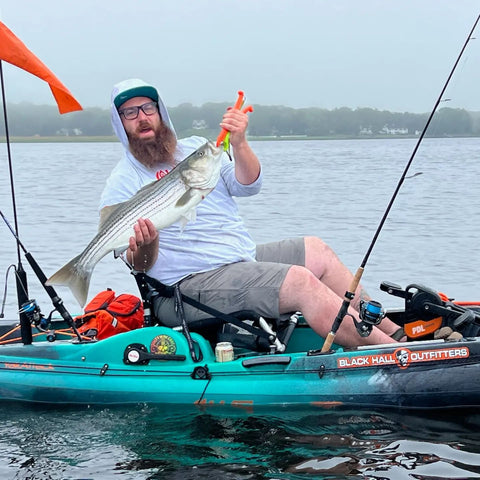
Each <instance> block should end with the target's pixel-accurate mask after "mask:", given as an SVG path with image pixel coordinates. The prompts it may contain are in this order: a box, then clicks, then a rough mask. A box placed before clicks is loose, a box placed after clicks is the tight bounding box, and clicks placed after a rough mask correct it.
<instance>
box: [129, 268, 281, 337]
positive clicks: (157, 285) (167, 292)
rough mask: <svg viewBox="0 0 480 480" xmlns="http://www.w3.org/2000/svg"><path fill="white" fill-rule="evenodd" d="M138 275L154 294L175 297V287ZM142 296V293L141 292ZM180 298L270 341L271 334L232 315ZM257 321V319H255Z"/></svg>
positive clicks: (182, 296) (190, 299)
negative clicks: (152, 289) (151, 288)
mask: <svg viewBox="0 0 480 480" xmlns="http://www.w3.org/2000/svg"><path fill="white" fill-rule="evenodd" d="M137 275H139V276H140V277H141V278H138V279H137V283H139V284H140V282H139V280H140V281H143V282H144V283H145V284H147V285H151V286H152V287H153V288H154V289H155V290H156V292H158V294H159V295H160V296H162V297H166V298H170V297H173V296H174V295H175V288H176V286H175V285H172V286H170V285H165V284H164V283H162V282H160V281H158V280H157V279H155V278H152V277H150V276H148V275H146V274H145V273H136V274H135V276H137ZM177 285H178V284H177ZM142 295H143V292H142ZM180 298H181V299H182V301H183V302H185V303H187V304H188V305H191V306H192V307H194V308H197V309H198V310H202V311H203V312H205V313H208V314H209V315H211V316H212V317H216V318H219V319H221V320H222V321H224V322H225V323H232V324H233V325H235V326H237V327H238V328H242V329H244V330H246V331H247V332H250V333H251V334H253V335H258V336H259V337H262V338H265V339H267V340H269V341H270V340H272V339H271V334H269V333H268V332H266V331H265V330H263V329H261V328H256V327H253V326H251V325H249V324H248V323H244V322H242V321H241V320H239V319H238V318H237V317H235V316H234V315H232V314H228V313H223V312H221V311H219V310H217V309H215V308H212V307H209V306H208V305H205V304H204V303H201V302H199V301H197V300H195V299H194V298H191V297H188V296H187V295H185V294H183V293H181V292H180ZM257 319H258V318H257Z"/></svg>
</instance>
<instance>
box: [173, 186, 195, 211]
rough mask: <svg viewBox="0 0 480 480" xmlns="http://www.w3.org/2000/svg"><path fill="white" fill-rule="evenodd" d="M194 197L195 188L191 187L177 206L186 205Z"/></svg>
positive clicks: (178, 201)
mask: <svg viewBox="0 0 480 480" xmlns="http://www.w3.org/2000/svg"><path fill="white" fill-rule="evenodd" d="M193 197H194V195H193V189H191V188H189V189H188V190H187V191H186V192H185V193H184V194H183V195H182V196H181V197H180V198H179V199H178V200H177V202H176V203H175V206H176V207H184V206H185V205H187V204H188V202H190V200H192V199H193Z"/></svg>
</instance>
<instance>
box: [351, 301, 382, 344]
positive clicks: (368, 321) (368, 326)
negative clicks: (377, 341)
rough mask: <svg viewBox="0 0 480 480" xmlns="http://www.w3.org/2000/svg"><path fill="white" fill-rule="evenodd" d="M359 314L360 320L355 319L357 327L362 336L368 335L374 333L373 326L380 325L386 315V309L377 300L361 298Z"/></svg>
mask: <svg viewBox="0 0 480 480" xmlns="http://www.w3.org/2000/svg"><path fill="white" fill-rule="evenodd" d="M359 316H360V320H361V321H360V322H357V320H355V318H354V319H353V321H354V323H355V328H356V329H357V332H358V334H359V335H360V336H361V337H368V336H369V335H370V334H371V333H372V329H373V327H374V326H377V325H379V324H380V322H381V321H382V320H383V318H384V317H385V310H384V309H383V307H382V304H381V303H379V302H377V301H375V300H368V301H365V300H360V311H359ZM352 318H353V317H352Z"/></svg>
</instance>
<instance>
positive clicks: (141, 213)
mask: <svg viewBox="0 0 480 480" xmlns="http://www.w3.org/2000/svg"><path fill="white" fill-rule="evenodd" d="M222 153H223V149H222V147H216V146H215V144H214V143H213V142H210V141H209V142H207V143H205V144H204V145H203V146H201V147H200V148H198V149H197V150H195V152H193V153H192V154H191V155H189V156H188V157H187V158H185V159H184V160H182V161H181V162H180V163H179V164H178V165H176V166H175V168H173V169H172V170H171V171H170V172H169V173H168V174H167V175H165V176H164V177H163V178H161V179H159V180H157V181H154V182H152V183H150V184H148V185H145V186H144V187H143V188H141V189H140V190H139V191H138V192H137V193H136V194H135V195H134V196H133V197H132V198H130V199H129V200H127V201H126V202H122V203H119V204H117V205H113V206H111V207H105V208H106V209H108V211H107V213H106V215H103V214H102V218H101V221H100V224H99V228H98V233H97V234H96V235H95V237H94V238H93V239H92V241H91V242H90V243H89V244H88V245H87V247H86V248H85V250H84V251H83V252H82V253H81V254H80V255H78V256H76V257H75V258H73V259H72V260H70V262H68V263H67V264H66V265H65V266H63V267H62V268H61V269H60V270H58V271H57V272H56V273H54V274H53V275H52V276H51V277H50V278H49V279H48V280H47V282H46V284H47V285H65V286H67V287H69V288H70V290H71V291H72V293H73V295H74V296H75V298H76V299H77V301H78V303H79V304H80V306H82V307H83V306H84V305H85V302H86V300H87V296H88V287H89V284H90V278H91V276H92V273H93V269H94V268H95V265H96V264H97V263H98V262H99V261H100V260H101V259H102V258H103V257H104V256H105V255H107V254H108V253H109V252H111V251H115V253H116V254H120V253H121V252H123V251H125V250H126V249H127V248H128V241H129V239H130V237H131V236H133V235H134V230H133V226H134V225H135V224H136V223H137V221H138V219H139V218H146V219H150V220H151V221H152V223H153V224H154V225H155V227H156V228H157V230H161V229H162V228H165V227H168V226H170V225H172V224H173V223H175V222H177V221H179V220H181V221H182V222H183V223H186V222H187V221H193V220H194V219H195V213H196V206H197V205H198V204H199V203H200V202H201V201H202V200H203V199H204V198H205V196H206V195H208V194H209V193H210V192H211V191H212V190H213V189H214V188H215V186H216V185H217V182H218V179H219V178H220V167H221V165H222V161H221V157H222ZM104 210H105V209H104Z"/></svg>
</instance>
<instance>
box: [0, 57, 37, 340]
mask: <svg viewBox="0 0 480 480" xmlns="http://www.w3.org/2000/svg"><path fill="white" fill-rule="evenodd" d="M0 85H1V90H2V104H3V119H4V122H5V142H6V145H7V157H8V167H9V174H10V191H11V196H12V208H13V220H14V222H15V236H16V237H17V239H18V217H17V204H16V201H15V187H14V182H13V163H12V153H11V149H10V132H9V129H8V116H7V101H6V98H5V85H4V81H3V62H2V60H0ZM17 259H18V264H17V268H16V269H15V279H16V286H17V301H18V306H19V316H20V332H21V336H22V341H23V343H24V344H25V345H29V344H31V343H32V329H31V326H30V320H29V318H28V316H27V314H26V312H24V311H22V308H21V305H25V303H26V302H28V284H27V273H26V272H25V270H24V268H23V265H22V256H21V254H20V245H19V243H18V242H17Z"/></svg>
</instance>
